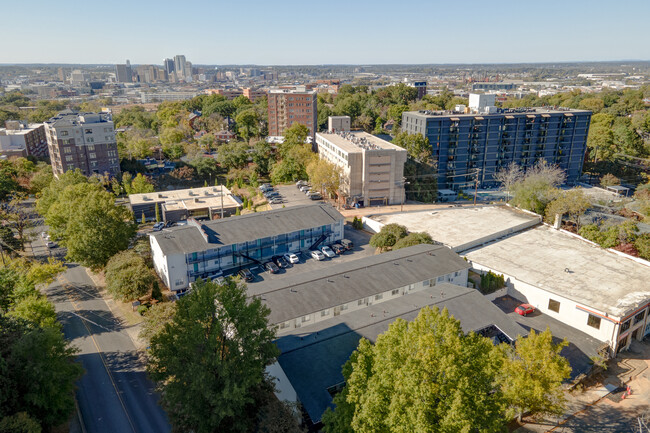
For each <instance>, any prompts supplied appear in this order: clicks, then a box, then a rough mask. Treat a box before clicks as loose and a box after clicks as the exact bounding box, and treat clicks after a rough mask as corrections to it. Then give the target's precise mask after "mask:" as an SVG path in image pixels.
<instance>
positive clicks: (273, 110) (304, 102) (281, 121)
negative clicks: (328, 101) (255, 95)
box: [268, 86, 318, 138]
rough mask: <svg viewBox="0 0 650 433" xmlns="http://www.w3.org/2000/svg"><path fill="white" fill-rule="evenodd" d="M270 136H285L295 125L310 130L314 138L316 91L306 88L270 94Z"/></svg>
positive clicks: (299, 87)
mask: <svg viewBox="0 0 650 433" xmlns="http://www.w3.org/2000/svg"><path fill="white" fill-rule="evenodd" d="M268 98H269V103H268V114H269V136H271V137H280V136H284V132H285V131H286V130H287V129H288V128H289V127H291V125H293V124H294V123H300V124H303V125H305V126H306V127H307V128H309V135H310V136H311V137H312V138H314V134H315V133H316V128H317V125H318V121H317V115H318V114H317V112H316V111H317V102H316V101H317V99H316V91H315V90H308V89H307V88H306V87H304V86H298V87H295V88H293V89H281V88H275V89H271V90H269V92H268Z"/></svg>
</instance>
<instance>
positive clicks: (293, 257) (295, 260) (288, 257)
mask: <svg viewBox="0 0 650 433" xmlns="http://www.w3.org/2000/svg"><path fill="white" fill-rule="evenodd" d="M284 259H285V260H286V261H287V262H289V263H291V264H296V263H298V262H299V261H300V259H299V258H298V256H297V255H295V254H285V255H284Z"/></svg>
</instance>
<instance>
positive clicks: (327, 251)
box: [320, 245, 336, 259]
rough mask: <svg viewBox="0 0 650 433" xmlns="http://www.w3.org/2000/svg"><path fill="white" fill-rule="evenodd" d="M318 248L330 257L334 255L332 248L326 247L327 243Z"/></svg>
mask: <svg viewBox="0 0 650 433" xmlns="http://www.w3.org/2000/svg"><path fill="white" fill-rule="evenodd" d="M320 250H321V251H322V252H323V254H325V255H326V256H327V257H329V258H330V259H331V258H332V257H336V253H335V252H334V251H332V249H331V248H330V247H328V246H327V245H325V246H324V247H322V248H321V249H320Z"/></svg>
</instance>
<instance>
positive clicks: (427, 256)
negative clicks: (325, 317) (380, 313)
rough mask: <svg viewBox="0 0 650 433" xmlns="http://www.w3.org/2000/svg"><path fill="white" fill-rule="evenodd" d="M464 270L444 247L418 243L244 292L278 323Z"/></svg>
mask: <svg viewBox="0 0 650 433" xmlns="http://www.w3.org/2000/svg"><path fill="white" fill-rule="evenodd" d="M468 268H469V264H468V263H467V262H466V261H465V260H463V259H461V258H460V257H459V256H458V255H457V254H456V253H454V252H452V251H451V250H450V249H449V248H447V247H445V246H442V245H427V244H422V245H416V246H413V247H409V248H403V249H400V250H396V251H390V252H387V253H384V254H379V255H375V256H370V257H365V258H363V259H359V260H353V261H350V262H345V263H341V264H339V265H337V266H332V267H328V268H324V269H320V270H317V271H313V272H309V273H302V274H297V275H292V276H287V277H286V278H281V279H277V280H273V281H269V282H262V283H259V284H254V285H252V286H249V288H248V294H249V295H251V296H253V295H259V296H261V297H262V299H263V302H264V303H265V304H266V305H267V306H268V307H269V308H270V309H271V314H270V316H269V322H270V323H272V324H277V323H282V322H285V321H287V320H291V319H295V318H297V317H301V316H305V315H307V314H311V313H314V312H317V311H321V310H324V309H327V308H331V307H335V306H337V305H341V304H344V303H347V302H352V301H355V300H357V299H362V298H365V297H368V296H373V295H375V294H377V293H382V292H386V291H388V290H393V289H397V288H399V287H403V286H406V285H408V284H414V283H419V282H421V281H424V280H428V279H430V278H436V277H439V276H442V275H446V274H449V273H453V272H456V271H459V270H462V269H468Z"/></svg>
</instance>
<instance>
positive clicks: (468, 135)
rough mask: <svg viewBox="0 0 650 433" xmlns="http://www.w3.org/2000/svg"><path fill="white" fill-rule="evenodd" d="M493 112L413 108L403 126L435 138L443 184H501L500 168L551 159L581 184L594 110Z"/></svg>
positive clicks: (570, 179) (434, 151)
mask: <svg viewBox="0 0 650 433" xmlns="http://www.w3.org/2000/svg"><path fill="white" fill-rule="evenodd" d="M495 111H496V112H495V113H493V114H456V113H450V112H434V111H409V112H405V113H404V114H403V115H402V130H403V131H406V132H408V133H409V134H422V135H424V136H425V137H426V138H428V139H429V143H430V145H431V153H432V157H433V158H432V159H433V161H434V162H435V163H437V165H438V187H439V188H447V189H453V190H459V189H462V188H466V187H469V186H472V187H473V186H474V184H475V182H476V181H477V180H478V184H479V186H481V187H494V186H498V183H497V181H496V180H495V179H494V175H495V173H497V172H498V171H499V170H501V169H503V168H505V167H507V166H508V165H509V164H510V163H512V162H515V163H517V164H518V165H519V166H521V167H522V168H523V169H527V168H530V167H532V166H534V165H535V164H536V163H537V161H540V160H545V161H547V162H549V163H551V164H557V165H558V166H559V167H560V168H562V169H563V170H564V171H565V172H566V174H567V183H575V182H576V181H577V180H578V178H579V177H580V175H581V174H582V164H583V162H584V158H585V152H586V149H587V134H588V133H589V122H590V121H591V111H585V110H569V109H558V110H552V109H545V108H527V109H526V108H518V109H495Z"/></svg>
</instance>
